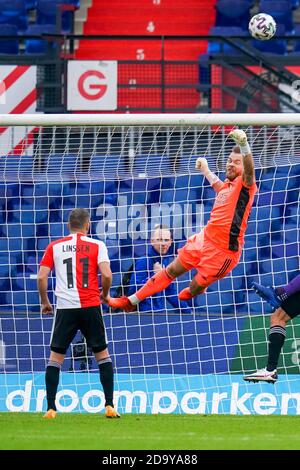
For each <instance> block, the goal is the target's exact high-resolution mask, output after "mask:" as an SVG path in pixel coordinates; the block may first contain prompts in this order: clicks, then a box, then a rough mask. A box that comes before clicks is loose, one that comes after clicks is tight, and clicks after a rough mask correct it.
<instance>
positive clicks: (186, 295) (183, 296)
mask: <svg viewBox="0 0 300 470" xmlns="http://www.w3.org/2000/svg"><path fill="white" fill-rule="evenodd" d="M206 290H207V288H206V289H204V290H203V291H201V292H199V294H194V295H193V294H192V293H191V291H190V288H189V287H186V288H185V289H182V291H180V292H179V294H178V299H179V300H191V299H193V298H194V297H197V295H200V294H204V292H206Z"/></svg>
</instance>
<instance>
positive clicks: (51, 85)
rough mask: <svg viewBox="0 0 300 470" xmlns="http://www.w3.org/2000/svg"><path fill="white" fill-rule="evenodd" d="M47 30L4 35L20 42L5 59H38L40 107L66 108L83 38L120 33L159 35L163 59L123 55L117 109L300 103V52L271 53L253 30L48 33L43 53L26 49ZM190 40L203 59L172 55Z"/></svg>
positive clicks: (261, 107) (294, 107) (265, 107)
mask: <svg viewBox="0 0 300 470" xmlns="http://www.w3.org/2000/svg"><path fill="white" fill-rule="evenodd" d="M40 38H41V37H40V36H34V35H24V36H18V37H16V36H5V37H1V36H0V41H7V40H12V39H14V40H16V39H17V40H18V41H19V43H20V53H19V54H0V65H7V64H18V65H20V64H26V65H30V64H32V65H36V66H37V92H38V100H37V111H40V112H46V113H60V112H67V103H66V101H67V99H66V95H67V93H66V91H67V82H68V76H67V63H68V61H69V60H73V59H75V58H76V49H77V45H78V43H79V44H80V41H81V40H84V41H91V44H93V41H110V42H111V41H115V40H120V39H126V40H134V41H138V40H142V41H145V40H147V41H159V44H160V54H159V57H158V59H157V60H156V59H155V60H147V58H143V57H139V56H137V57H136V58H135V59H132V60H119V61H118V68H119V74H118V75H119V80H118V109H117V111H118V112H160V113H164V112H176V113H178V112H186V113H197V112H282V111H284V112H299V110H300V107H299V105H298V99H297V98H298V97H297V85H298V80H299V77H298V69H297V66H299V65H300V53H299V55H294V54H287V55H269V54H264V53H262V52H260V51H258V50H257V49H255V48H254V47H253V45H251V42H250V38H245V37H236V38H225V37H221V36H199V37H195V36H186V37H177V36H131V37H127V36H126V37H124V36H112V37H107V36H101V35H93V36H85V35H74V34H44V35H42V40H43V41H46V42H47V44H48V46H47V47H46V50H45V51H44V52H43V53H41V54H30V53H27V52H26V42H27V41H28V40H30V39H40ZM279 39H283V38H280V37H279ZM284 39H285V40H286V41H287V42H288V44H290V45H292V44H293V43H295V42H296V41H297V40H298V41H300V36H290V37H286V36H285V37H284ZM185 40H190V41H195V42H197V44H199V58H198V60H170V58H169V57H170V56H169V54H168V45H169V44H170V42H173V43H174V41H176V42H177V44H179V43H180V41H185ZM208 41H209V42H210V43H213V42H218V43H219V44H221V45H223V46H220V48H219V49H220V50H219V51H218V52H213V53H207V52H206V53H205V51H206V48H207V44H208ZM222 47H224V48H225V47H227V49H228V47H230V48H231V52H230V53H229V52H228V51H227V52H222ZM201 51H202V53H201ZM101 59H102V57H101V55H100V56H99V57H98V56H97V57H96V56H95V60H101ZM112 59H114V58H112ZM299 72H300V68H299ZM135 75H136V76H138V78H135Z"/></svg>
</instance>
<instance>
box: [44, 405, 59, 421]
mask: <svg viewBox="0 0 300 470" xmlns="http://www.w3.org/2000/svg"><path fill="white" fill-rule="evenodd" d="M56 414H57V413H56V411H55V410H52V409H51V408H50V410H47V411H46V413H45V414H44V416H43V418H45V419H54V418H56Z"/></svg>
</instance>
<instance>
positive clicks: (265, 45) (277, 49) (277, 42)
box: [252, 24, 287, 55]
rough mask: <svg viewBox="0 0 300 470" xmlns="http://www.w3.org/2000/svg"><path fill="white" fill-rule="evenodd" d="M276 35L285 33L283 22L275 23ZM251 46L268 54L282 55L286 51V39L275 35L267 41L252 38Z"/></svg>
mask: <svg viewBox="0 0 300 470" xmlns="http://www.w3.org/2000/svg"><path fill="white" fill-rule="evenodd" d="M276 35H278V36H284V35H285V26H284V25H283V24H277V28H276ZM252 45H253V47H255V48H256V49H258V50H259V51H260V52H264V53H268V54H270V53H271V54H281V55H284V54H286V52H287V41H286V40H285V39H277V38H276V37H275V38H273V39H270V40H269V41H258V40H256V39H254V40H253V41H252Z"/></svg>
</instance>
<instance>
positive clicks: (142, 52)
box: [76, 0, 215, 109]
mask: <svg viewBox="0 0 300 470" xmlns="http://www.w3.org/2000/svg"><path fill="white" fill-rule="evenodd" d="M214 4H215V1H210V2H207V1H205V0H199V1H198V0H197V1H196V0H187V1H183V0H180V1H177V2H176V3H174V2H172V1H171V0H166V1H164V2H161V3H158V4H155V3H154V2H153V3H149V4H147V5H146V4H143V3H141V2H140V1H139V0H134V1H132V2H131V3H130V5H128V4H126V5H124V3H123V2H120V1H101V2H100V1H99V0H96V1H94V2H93V5H92V6H91V7H90V8H89V9H88V14H87V20H86V22H85V23H84V29H83V31H84V33H85V34H103V35H104V36H105V35H106V36H107V39H109V40H107V41H105V40H104V41H103V40H102V41H93V47H90V42H89V41H84V40H81V41H80V43H79V47H78V50H77V51H76V58H77V59H95V58H99V57H100V58H101V59H102V60H119V61H122V60H140V61H141V62H144V61H149V60H161V58H162V56H161V54H162V47H161V41H160V40H159V39H153V40H150V39H149V40H147V39H144V40H141V39H134V38H133V39H130V40H129V39H128V40H126V39H114V37H113V36H114V35H122V34H123V35H128V34H129V35H130V36H133V37H134V36H135V35H148V36H149V38H150V37H151V36H153V35H173V36H178V37H182V36H185V35H205V34H207V33H208V31H209V28H210V27H211V26H212V25H213V24H214V22H215V9H214ZM203 8H205V12H206V13H205V15H203ZM183 16H184V18H185V21H182V17H183ZM170 18H173V20H172V21H170ZM206 47H207V42H206V41H199V42H197V41H193V40H189V39H184V40H182V39H181V40H178V41H177V40H176V39H174V40H166V41H165V42H164V52H163V53H164V59H165V60H167V61H184V60H189V61H197V60H198V56H199V54H200V53H201V52H205V49H206ZM118 73H119V83H120V85H123V84H128V83H130V82H131V83H136V84H143V83H145V82H146V81H148V83H149V76H151V83H152V84H153V85H155V84H159V83H161V67H160V65H159V64H157V65H154V64H151V65H150V64H149V65H147V64H145V65H143V66H142V65H140V66H139V65H136V64H132V65H129V64H122V62H120V63H119V70H118ZM180 77H185V79H186V78H187V77H189V78H188V81H189V83H195V85H196V84H197V81H198V73H197V64H194V65H192V64H191V65H189V66H188V65H187V66H185V67H183V66H182V65H179V64H178V65H176V64H170V65H169V66H168V67H166V75H165V83H166V85H172V84H173V83H176V81H177V83H178V79H179V80H180ZM160 100H161V96H160V91H159V89H156V90H155V89H151V92H150V90H149V89H134V88H133V89H131V90H130V91H128V90H127V91H124V90H122V89H121V90H120V91H119V102H120V106H121V107H128V109H132V108H141V107H145V108H146V107H148V108H153V109H155V108H157V107H159V105H160ZM198 101H199V94H198V92H197V90H196V86H195V89H194V90H191V89H190V90H187V89H185V90H184V89H182V88H177V89H176V88H173V89H166V93H165V105H166V108H172V107H176V108H179V109H180V108H184V107H190V106H193V105H194V106H196V104H197V102H198Z"/></svg>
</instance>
